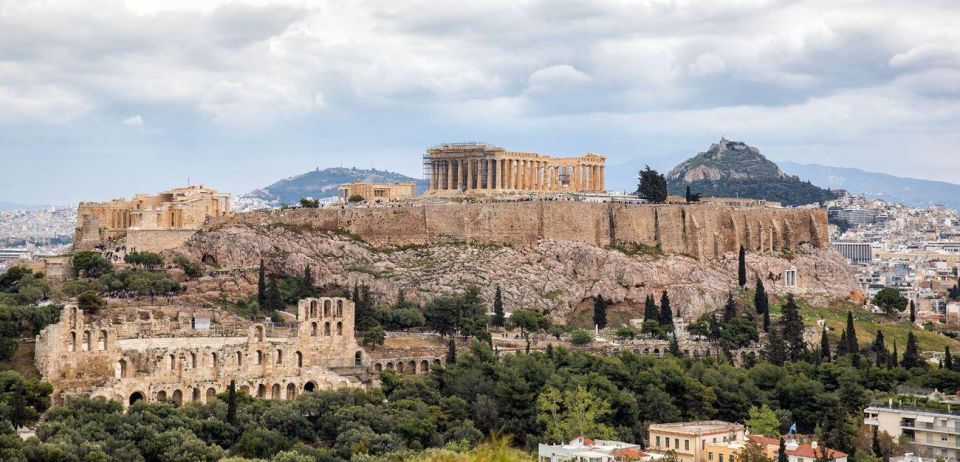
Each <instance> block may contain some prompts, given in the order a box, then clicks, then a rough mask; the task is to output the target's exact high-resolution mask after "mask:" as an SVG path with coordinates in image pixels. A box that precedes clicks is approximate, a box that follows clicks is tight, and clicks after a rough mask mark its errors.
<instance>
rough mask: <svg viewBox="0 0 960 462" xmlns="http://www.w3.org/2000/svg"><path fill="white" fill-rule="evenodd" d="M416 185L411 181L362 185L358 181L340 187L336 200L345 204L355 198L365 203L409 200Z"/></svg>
mask: <svg viewBox="0 0 960 462" xmlns="http://www.w3.org/2000/svg"><path fill="white" fill-rule="evenodd" d="M416 187H417V184H416V183H414V182H412V181H402V182H401V181H398V182H394V183H389V184H378V183H363V182H361V181H359V180H357V181H354V182H353V183H346V184H342V185H340V187H339V189H338V194H337V200H338V201H339V202H340V203H342V204H346V203H347V202H349V201H350V198H351V197H354V196H357V197H360V198H362V199H363V200H365V201H374V202H376V201H380V202H393V201H397V200H400V199H410V198H412V197H413V196H414V194H415V190H416Z"/></svg>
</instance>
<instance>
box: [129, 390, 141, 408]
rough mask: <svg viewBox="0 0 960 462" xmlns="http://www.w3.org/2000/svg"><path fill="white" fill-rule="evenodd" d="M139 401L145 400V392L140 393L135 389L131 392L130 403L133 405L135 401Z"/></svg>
mask: <svg viewBox="0 0 960 462" xmlns="http://www.w3.org/2000/svg"><path fill="white" fill-rule="evenodd" d="M137 401H143V393H140V392H139V391H135V392H133V393H131V394H130V405H131V406H132V405H133V403H136V402H137Z"/></svg>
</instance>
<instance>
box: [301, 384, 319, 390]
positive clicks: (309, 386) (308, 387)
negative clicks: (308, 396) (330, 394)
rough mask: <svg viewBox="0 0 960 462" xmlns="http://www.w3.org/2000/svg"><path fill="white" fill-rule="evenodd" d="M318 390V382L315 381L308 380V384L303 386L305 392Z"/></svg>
mask: <svg viewBox="0 0 960 462" xmlns="http://www.w3.org/2000/svg"><path fill="white" fill-rule="evenodd" d="M316 390H317V384H315V383H313V382H307V384H306V385H304V386H303V391H305V392H311V391H316Z"/></svg>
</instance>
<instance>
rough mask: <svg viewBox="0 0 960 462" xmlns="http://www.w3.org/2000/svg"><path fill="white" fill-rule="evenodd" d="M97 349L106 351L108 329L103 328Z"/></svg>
mask: <svg viewBox="0 0 960 462" xmlns="http://www.w3.org/2000/svg"><path fill="white" fill-rule="evenodd" d="M97 349H98V350H100V351H106V349H107V331H105V330H101V331H100V337H99V338H98V339H97Z"/></svg>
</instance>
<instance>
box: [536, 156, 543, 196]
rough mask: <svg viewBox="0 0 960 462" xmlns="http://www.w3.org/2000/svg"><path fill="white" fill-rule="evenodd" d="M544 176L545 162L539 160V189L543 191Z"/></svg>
mask: <svg viewBox="0 0 960 462" xmlns="http://www.w3.org/2000/svg"><path fill="white" fill-rule="evenodd" d="M543 177H544V168H543V162H537V191H541V192H542V191H543V183H544V181H543V180H544V178H543Z"/></svg>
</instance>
